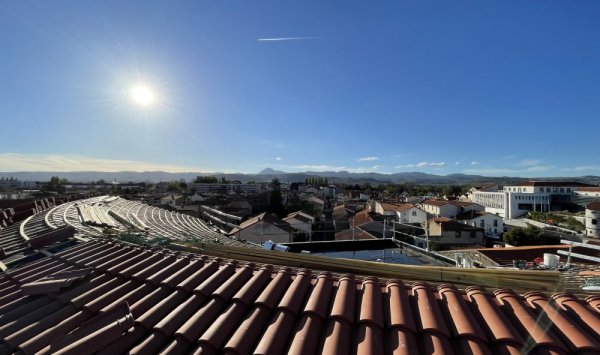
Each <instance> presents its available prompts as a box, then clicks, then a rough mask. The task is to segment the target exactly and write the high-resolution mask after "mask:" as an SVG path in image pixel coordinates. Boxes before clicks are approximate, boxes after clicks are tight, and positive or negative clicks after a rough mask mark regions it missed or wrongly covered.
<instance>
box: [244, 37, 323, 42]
mask: <svg viewBox="0 0 600 355" xmlns="http://www.w3.org/2000/svg"><path fill="white" fill-rule="evenodd" d="M317 38H319V37H308V36H305V37H269V38H257V39H256V40H257V41H259V42H277V41H302V40H308V39H317Z"/></svg>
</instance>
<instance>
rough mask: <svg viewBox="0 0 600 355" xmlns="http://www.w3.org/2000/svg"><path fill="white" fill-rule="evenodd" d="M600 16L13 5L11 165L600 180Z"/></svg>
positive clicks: (366, 6)
mask: <svg viewBox="0 0 600 355" xmlns="http://www.w3.org/2000/svg"><path fill="white" fill-rule="evenodd" d="M599 16H600V2H598V1H594V0H591V1H576V2H572V1H571V2H569V1H522V0H521V1H460V0H457V1H416V0H415V1H380V2H365V1H212V2H208V1H168V2H167V1H126V2H125V1H96V2H92V1H36V2H31V1H16V0H9V1H2V2H0V123H1V126H2V127H1V128H0V136H1V137H2V138H1V139H0V171H15V170H58V171H61V170H62V171H69V170H105V171H111V170H168V171H205V172H208V171H213V172H214V171H225V172H258V171H260V170H262V169H263V168H265V167H273V168H275V169H278V170H284V171H290V172H292V171H307V170H312V171H319V170H348V171H358V172H360V171H375V172H382V173H395V172H403V171H423V172H429V173H436V174H450V173H473V174H482V175H511V176H577V175H588V174H596V175H600V139H599V138H598V132H599V131H600V123H599V121H600V120H599V117H598V116H599V113H600V40H599V39H600V21H598V17H599ZM277 38H287V40H271V41H268V40H264V39H277ZM261 39H262V40H261ZM138 84H144V85H146V86H147V87H148V88H150V89H151V90H152V91H153V92H154V95H155V96H156V100H155V101H156V102H155V103H154V105H152V106H150V107H142V106H140V105H138V104H136V103H135V102H133V100H132V99H131V95H130V91H131V89H132V88H133V87H135V86H136V85H138Z"/></svg>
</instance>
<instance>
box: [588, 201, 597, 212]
mask: <svg viewBox="0 0 600 355" xmlns="http://www.w3.org/2000/svg"><path fill="white" fill-rule="evenodd" d="M585 208H587V209H588V210H592V211H600V201H594V202H591V203H589V204H588V205H587V206H586V207H585Z"/></svg>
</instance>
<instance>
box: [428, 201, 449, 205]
mask: <svg viewBox="0 0 600 355" xmlns="http://www.w3.org/2000/svg"><path fill="white" fill-rule="evenodd" d="M449 203H450V202H448V201H445V200H427V201H425V202H423V204H424V205H432V206H444V205H447V204H449Z"/></svg>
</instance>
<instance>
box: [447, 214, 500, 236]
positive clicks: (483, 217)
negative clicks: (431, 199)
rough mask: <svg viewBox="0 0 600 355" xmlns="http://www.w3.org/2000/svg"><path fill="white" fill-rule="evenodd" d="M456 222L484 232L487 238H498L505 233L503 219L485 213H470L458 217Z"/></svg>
mask: <svg viewBox="0 0 600 355" xmlns="http://www.w3.org/2000/svg"><path fill="white" fill-rule="evenodd" d="M456 220H457V221H459V222H461V223H464V224H467V225H470V226H473V227H478V228H481V229H483V230H484V233H485V235H486V236H498V235H500V234H502V232H503V231H504V221H503V220H502V217H500V216H497V215H495V214H493V213H489V212H485V211H469V212H464V213H461V214H459V215H458V216H456Z"/></svg>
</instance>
